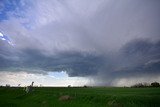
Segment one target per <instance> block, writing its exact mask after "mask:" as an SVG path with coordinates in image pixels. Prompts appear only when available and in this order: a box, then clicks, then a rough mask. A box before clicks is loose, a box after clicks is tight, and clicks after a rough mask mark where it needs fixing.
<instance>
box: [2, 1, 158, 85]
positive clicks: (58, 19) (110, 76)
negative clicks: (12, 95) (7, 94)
mask: <svg viewBox="0 0 160 107" xmlns="http://www.w3.org/2000/svg"><path fill="white" fill-rule="evenodd" d="M159 19H160V1H159V0H0V33H1V35H3V37H2V36H1V38H0V83H1V84H2V85H4V84H11V85H16V84H19V83H21V84H23V85H28V84H29V83H31V82H32V81H35V83H36V84H37V85H39V84H43V85H50V86H51V85H53V86H67V85H68V84H72V85H85V84H87V85H107V86H110V85H111V86H112V85H114V86H124V85H132V84H134V83H137V82H153V81H158V82H160V21H159ZM58 72H59V73H58ZM42 80H43V81H42ZM64 80H68V81H64Z"/></svg>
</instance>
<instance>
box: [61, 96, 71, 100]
mask: <svg viewBox="0 0 160 107" xmlns="http://www.w3.org/2000/svg"><path fill="white" fill-rule="evenodd" d="M71 99H72V97H71V96H69V95H63V96H60V97H59V101H69V100H71Z"/></svg>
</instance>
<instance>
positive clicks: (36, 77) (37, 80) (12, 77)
mask: <svg viewBox="0 0 160 107" xmlns="http://www.w3.org/2000/svg"><path fill="white" fill-rule="evenodd" d="M32 81H34V85H35V86H40V84H41V85H42V86H68V85H71V86H83V85H85V84H87V83H88V79H86V78H82V77H68V75H67V74H66V73H65V72H60V73H58V72H56V73H51V74H50V73H49V75H42V74H31V73H30V74H28V73H27V72H24V71H23V72H7V71H6V72H0V83H1V84H0V85H6V84H10V85H11V86H18V84H21V86H28V85H30V84H31V82H32Z"/></svg>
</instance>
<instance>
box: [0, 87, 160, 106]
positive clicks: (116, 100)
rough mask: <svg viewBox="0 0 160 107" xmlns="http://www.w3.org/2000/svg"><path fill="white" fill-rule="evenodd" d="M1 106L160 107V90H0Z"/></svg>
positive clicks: (99, 88) (43, 88) (97, 88)
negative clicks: (28, 91)
mask: <svg viewBox="0 0 160 107" xmlns="http://www.w3.org/2000/svg"><path fill="white" fill-rule="evenodd" d="M0 107H160V88H116V87H92V88H89V87H88V88H82V87H81V88H80V87H79V88H78V87H77V88H76V87H75V88H74V87H70V88H67V87H66V88H65V87H59V88H58V87H36V88H34V89H33V91H32V92H30V93H28V94H26V93H25V91H24V90H23V88H13V87H12V88H4V87H1V88H0Z"/></svg>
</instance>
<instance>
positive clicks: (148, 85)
mask: <svg viewBox="0 0 160 107" xmlns="http://www.w3.org/2000/svg"><path fill="white" fill-rule="evenodd" d="M131 87H132V88H141V87H142V88H143V87H160V83H158V82H152V83H146V82H144V83H137V84H134V85H132V86H131Z"/></svg>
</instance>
